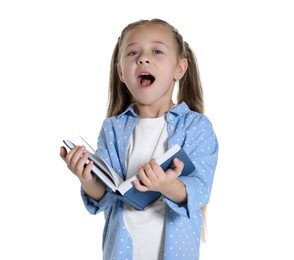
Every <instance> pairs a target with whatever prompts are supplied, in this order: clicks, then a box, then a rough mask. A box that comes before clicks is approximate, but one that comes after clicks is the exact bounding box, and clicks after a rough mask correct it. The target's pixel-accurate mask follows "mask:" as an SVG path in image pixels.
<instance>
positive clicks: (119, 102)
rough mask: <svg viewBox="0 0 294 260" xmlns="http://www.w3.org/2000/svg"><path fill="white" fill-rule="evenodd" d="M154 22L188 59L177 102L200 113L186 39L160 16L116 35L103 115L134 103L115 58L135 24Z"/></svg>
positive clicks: (196, 76) (199, 94)
mask: <svg viewBox="0 0 294 260" xmlns="http://www.w3.org/2000/svg"><path fill="white" fill-rule="evenodd" d="M146 23H154V24H160V25H164V26H166V27H167V28H169V29H170V30H171V32H172V33H173V36H174V39H175V42H176V46H177V51H178V55H179V58H180V59H182V58H185V59H187V61H188V68H187V71H186V73H185V75H184V76H183V77H182V78H181V79H180V81H179V91H178V96H177V102H178V103H181V102H182V101H184V102H186V104H187V105H188V106H189V108H190V109H191V110H193V111H196V112H199V113H201V114H203V113H204V103H203V91H202V86H201V81H200V75H199V69H198V65H197V60H196V57H195V55H194V52H193V51H192V49H191V48H190V46H189V45H188V43H187V42H185V41H184V40H183V37H182V36H181V34H180V33H179V32H178V30H177V29H176V28H175V27H173V26H172V25H171V24H169V23H167V22H166V21H163V20H160V19H152V20H139V21H137V22H134V23H131V24H129V25H127V26H126V27H125V28H124V29H123V30H122V33H121V35H120V37H119V38H118V41H117V43H116V45H115V47H114V50H113V54H112V59H111V65H110V77H109V93H108V109H107V117H111V116H114V115H118V114H120V113H122V112H123V111H124V110H125V109H126V108H127V107H128V106H129V105H130V104H132V103H133V102H134V100H133V97H132V94H131V93H130V91H129V90H128V88H126V86H125V84H124V83H123V82H121V80H120V78H119V74H118V71H117V64H118V61H119V55H120V47H121V45H122V42H123V40H124V37H125V35H126V33H127V32H129V31H130V30H132V29H134V28H135V27H137V26H140V25H143V24H146ZM201 211H202V241H205V230H206V206H204V207H203V208H201Z"/></svg>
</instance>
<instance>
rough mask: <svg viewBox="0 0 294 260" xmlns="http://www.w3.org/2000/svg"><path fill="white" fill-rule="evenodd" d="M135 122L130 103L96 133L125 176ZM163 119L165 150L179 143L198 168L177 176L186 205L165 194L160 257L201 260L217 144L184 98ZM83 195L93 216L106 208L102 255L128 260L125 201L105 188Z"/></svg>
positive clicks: (101, 151)
mask: <svg viewBox="0 0 294 260" xmlns="http://www.w3.org/2000/svg"><path fill="white" fill-rule="evenodd" d="M138 120H139V117H138V116H137V115H136V114H135V112H134V109H133V106H132V105H131V106H130V107H129V108H128V109H127V110H126V111H124V112H123V113H122V114H120V115H118V116H114V117H111V118H107V119H105V120H104V122H103V126H102V128H101V131H100V134H99V138H98V148H97V152H98V153H99V154H100V155H101V156H102V157H103V158H104V159H105V160H106V161H107V162H108V163H109V164H110V165H111V166H112V167H113V169H114V170H115V171H116V172H117V173H118V174H119V175H120V176H121V177H122V178H123V179H125V177H126V166H125V160H126V151H127V147H128V144H129V140H130V137H131V135H132V132H133V130H134V128H135V126H136V124H137V122H138ZM166 120H167V131H168V148H171V147H172V146H173V145H175V144H179V145H180V146H181V147H183V148H184V150H185V151H186V153H187V154H188V155H189V157H190V158H191V159H192V161H193V163H194V164H195V166H196V170H195V171H194V172H193V173H191V174H190V175H189V176H186V177H179V179H180V180H181V181H182V182H183V183H184V184H185V186H186V191H187V197H188V199H187V203H185V204H177V203H174V202H173V201H171V200H169V199H168V198H166V197H164V196H163V200H164V201H165V202H166V204H167V210H166V220H165V225H166V226H165V249H164V256H165V258H164V259H168V260H172V259H177V260H178V259H199V247H200V237H201V228H202V216H201V207H203V206H205V205H207V203H208V201H209V197H210V193H211V187H212V183H213V177H214V172H215V168H216V164H217V157H218V142H217V138H216V135H215V133H214V130H213V127H212V125H211V123H210V121H209V120H208V118H207V117H206V116H205V115H202V114H199V113H197V112H194V111H191V110H190V109H189V107H188V106H187V105H186V103H184V102H182V103H181V104H179V105H177V106H175V107H174V108H172V109H171V110H170V111H169V112H168V113H167V114H166ZM81 194H82V198H83V201H84V204H85V206H86V208H87V210H88V211H89V212H90V213H91V214H96V213H98V212H101V211H104V214H105V227H104V232H103V257H104V259H105V260H110V259H119V260H122V259H124V260H125V259H129V260H131V259H132V240H131V237H130V235H129V234H128V231H127V229H126V227H125V224H124V219H123V208H124V207H123V202H122V201H120V200H118V199H116V198H115V197H114V196H113V195H112V193H111V192H109V191H108V192H106V194H105V195H104V197H103V198H102V199H101V200H100V201H95V200H93V199H92V198H90V197H88V196H87V194H85V192H84V191H83V190H81Z"/></svg>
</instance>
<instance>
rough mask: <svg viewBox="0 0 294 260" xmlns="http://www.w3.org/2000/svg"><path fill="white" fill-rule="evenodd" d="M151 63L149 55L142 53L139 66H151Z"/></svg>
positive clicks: (138, 61) (138, 62)
mask: <svg viewBox="0 0 294 260" xmlns="http://www.w3.org/2000/svg"><path fill="white" fill-rule="evenodd" d="M150 62H151V60H150V58H149V56H148V55H146V54H144V53H142V54H141V55H139V56H138V60H137V64H138V65H143V64H146V63H147V64H149V63H150Z"/></svg>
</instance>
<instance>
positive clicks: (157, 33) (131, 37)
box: [123, 23, 175, 46]
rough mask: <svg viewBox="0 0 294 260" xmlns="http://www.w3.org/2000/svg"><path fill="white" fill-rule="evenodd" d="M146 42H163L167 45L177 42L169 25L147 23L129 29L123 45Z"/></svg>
mask: <svg viewBox="0 0 294 260" xmlns="http://www.w3.org/2000/svg"><path fill="white" fill-rule="evenodd" d="M145 42H162V43H164V44H165V45H167V46H171V45H173V44H174V43H175V40H174V38H173V33H172V31H171V30H170V28H168V27H167V26H164V25H162V24H155V23H146V24H143V25H139V26H136V27H135V28H133V29H131V30H130V31H128V32H127V33H126V35H125V37H124V39H123V45H125V46H127V45H130V44H140V43H145Z"/></svg>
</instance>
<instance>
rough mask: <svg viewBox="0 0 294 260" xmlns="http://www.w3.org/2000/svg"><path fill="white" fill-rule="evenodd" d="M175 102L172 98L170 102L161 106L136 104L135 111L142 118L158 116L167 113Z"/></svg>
mask: <svg viewBox="0 0 294 260" xmlns="http://www.w3.org/2000/svg"><path fill="white" fill-rule="evenodd" d="M173 106H174V103H173V102H172V100H171V101H170V103H167V104H166V105H161V106H158V107H156V106H148V105H142V104H137V103H136V104H135V107H134V108H135V112H136V114H137V115H138V116H139V117H140V118H156V117H160V116H162V115H164V114H166V113H167V112H168V111H169V110H170V109H171V108H172V107H173Z"/></svg>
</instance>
